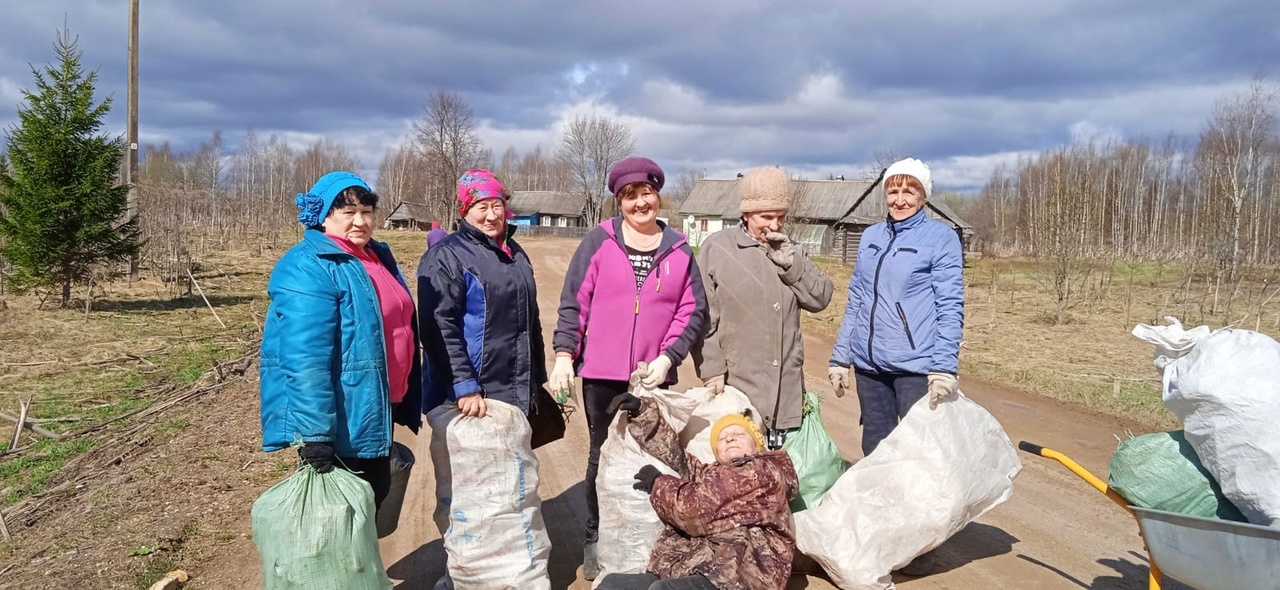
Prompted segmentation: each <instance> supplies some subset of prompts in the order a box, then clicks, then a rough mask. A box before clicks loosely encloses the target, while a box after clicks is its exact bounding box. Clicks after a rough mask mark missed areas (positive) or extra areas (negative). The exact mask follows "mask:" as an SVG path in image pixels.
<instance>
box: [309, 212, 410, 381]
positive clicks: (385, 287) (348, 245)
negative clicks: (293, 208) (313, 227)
mask: <svg viewBox="0 0 1280 590" xmlns="http://www.w3.org/2000/svg"><path fill="white" fill-rule="evenodd" d="M325 235H327V236H329V238H330V239H332V240H333V241H334V243H336V244H338V247H340V248H342V249H343V250H345V251H346V252H347V253H348V254H351V255H353V256H355V257H356V258H357V259H358V260H359V261H360V263H361V264H363V265H364V269H365V271H366V272H368V273H369V278H370V279H373V288H374V290H375V291H377V293H378V306H379V307H380V308H381V309H382V333H383V336H384V337H385V338H386V345H387V348H386V350H387V378H388V379H389V382H390V384H391V403H393V404H395V403H400V400H402V399H404V394H405V393H406V392H408V391H409V371H410V370H411V369H412V368H413V353H414V346H413V311H414V307H413V298H412V297H411V296H410V295H409V292H408V291H406V290H405V288H404V287H403V286H402V285H401V284H400V281H397V280H396V277H395V275H393V274H391V271H390V270H388V269H387V267H385V266H383V265H382V261H381V260H378V257H377V255H375V254H374V253H373V252H370V251H368V250H367V249H365V248H359V247H357V246H356V245H355V244H353V243H352V242H351V240H348V239H346V238H343V237H339V236H335V235H332V234H325Z"/></svg>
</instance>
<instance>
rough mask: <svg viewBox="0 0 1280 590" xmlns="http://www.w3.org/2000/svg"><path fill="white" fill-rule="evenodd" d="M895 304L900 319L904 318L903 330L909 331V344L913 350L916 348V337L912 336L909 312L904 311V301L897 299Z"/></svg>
mask: <svg viewBox="0 0 1280 590" xmlns="http://www.w3.org/2000/svg"><path fill="white" fill-rule="evenodd" d="M893 305H894V307H897V308H898V319H900V320H902V330H903V331H904V332H906V333H907V344H910V345H911V350H915V349H916V339H915V338H912V337H911V325H910V324H908V323H907V313H906V312H905V311H902V302H901V301H895V302H894V304H893Z"/></svg>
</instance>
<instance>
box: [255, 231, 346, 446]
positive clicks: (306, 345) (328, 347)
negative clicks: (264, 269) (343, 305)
mask: <svg viewBox="0 0 1280 590" xmlns="http://www.w3.org/2000/svg"><path fill="white" fill-rule="evenodd" d="M268 290H269V292H270V294H271V300H272V308H273V310H272V313H275V314H276V322H275V328H276V329H277V330H279V334H278V335H277V336H276V337H277V338H279V339H280V342H281V346H280V349H279V354H280V372H281V375H282V376H283V391H284V394H285V396H286V397H287V400H288V401H287V402H286V405H285V407H286V408H287V409H286V418H285V428H286V429H287V430H286V431H287V432H289V433H290V434H291V435H292V436H293V437H294V438H295V439H297V440H301V441H302V442H304V443H308V442H333V440H334V437H336V436H337V429H338V399H337V394H336V393H335V392H334V390H333V381H334V375H333V371H334V368H335V365H336V363H337V359H338V358H339V357H340V355H341V352H340V351H338V350H335V347H336V346H337V345H338V342H337V337H336V334H337V333H338V329H339V326H338V323H339V312H338V305H339V296H338V290H337V288H336V287H335V286H334V284H333V279H332V278H331V277H330V276H329V275H328V274H327V273H325V272H324V269H322V268H320V265H319V263H318V262H317V261H316V260H315V259H314V258H311V257H307V256H298V257H293V258H291V259H286V260H284V261H283V263H282V264H279V265H277V267H276V269H275V271H274V272H273V273H272V276H271V281H270V286H269V289H268Z"/></svg>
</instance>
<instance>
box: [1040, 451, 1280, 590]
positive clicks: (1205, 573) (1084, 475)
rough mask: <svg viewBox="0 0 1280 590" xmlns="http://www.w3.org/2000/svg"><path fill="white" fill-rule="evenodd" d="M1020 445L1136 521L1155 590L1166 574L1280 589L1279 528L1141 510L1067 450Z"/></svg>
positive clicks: (1209, 587) (1205, 586) (1216, 586)
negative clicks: (1059, 466)
mask: <svg viewBox="0 0 1280 590" xmlns="http://www.w3.org/2000/svg"><path fill="white" fill-rule="evenodd" d="M1018 448H1019V449H1021V450H1023V451H1026V452H1028V453H1031V454H1032V455H1039V456H1041V457H1045V458H1047V459H1053V460H1055V461H1057V462H1059V463H1061V464H1062V466H1063V467H1066V468H1067V469H1069V470H1070V471H1071V472H1072V473H1074V474H1076V475H1077V476H1079V477H1080V479H1083V480H1085V482H1087V483H1088V484H1089V485H1091V486H1093V488H1094V489H1096V490H1098V491H1099V492H1102V494H1103V495H1105V496H1106V497H1108V498H1110V499H1111V501H1112V502H1115V503H1116V504H1118V505H1120V507H1121V508H1124V509H1125V510H1126V511H1128V512H1129V513H1130V514H1132V515H1133V517H1134V518H1135V519H1137V521H1138V530H1139V532H1140V533H1141V535H1142V541H1143V543H1144V544H1145V545H1146V550H1147V558H1148V559H1147V562H1148V563H1149V564H1150V568H1151V570H1150V573H1149V574H1148V575H1147V587H1148V588H1149V589H1150V590H1160V587H1161V583H1162V581H1163V578H1164V576H1168V577H1170V578H1173V579H1175V580H1178V581H1179V582H1182V583H1183V584H1186V585H1188V586H1191V587H1192V588H1195V589H1196V590H1237V589H1243V588H1280V529H1273V528H1269V527H1264V526H1258V525H1254V524H1248V523H1243V522H1234V521H1230V520H1218V519H1216V518H1201V517H1198V516H1187V515H1185V514H1176V513H1173V512H1164V511H1162V510H1150V509H1146V508H1139V507H1137V506H1133V505H1131V504H1130V503H1129V501H1128V500H1126V499H1125V497H1124V496H1122V495H1120V493H1119V492H1117V491H1115V490H1113V489H1111V487H1110V486H1108V485H1107V484H1106V482H1104V481H1102V480H1101V479H1098V477H1097V476H1095V475H1094V474H1092V473H1090V472H1089V470H1087V469H1085V468H1084V467H1081V466H1080V465H1079V464H1078V463H1076V462H1075V461H1072V460H1071V459H1070V458H1069V457H1067V456H1066V455H1064V454H1062V453H1059V452H1057V451H1055V450H1052V449H1046V448H1044V447H1042V446H1040V445H1037V444H1032V443H1029V442H1026V441H1020V442H1019V443H1018Z"/></svg>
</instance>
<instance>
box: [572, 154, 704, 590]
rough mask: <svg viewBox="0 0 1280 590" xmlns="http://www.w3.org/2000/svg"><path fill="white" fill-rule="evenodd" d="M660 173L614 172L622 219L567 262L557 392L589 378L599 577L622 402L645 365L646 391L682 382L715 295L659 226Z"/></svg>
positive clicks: (596, 231)
mask: <svg viewBox="0 0 1280 590" xmlns="http://www.w3.org/2000/svg"><path fill="white" fill-rule="evenodd" d="M663 181H664V175H663V173H662V168H660V167H658V165H657V164H656V163H654V161H653V160H650V159H648V158H627V159H625V160H622V161H621V162H618V163H617V164H615V165H614V166H613V168H612V169H611V170H609V191H610V192H612V193H613V194H614V198H615V199H617V203H618V210H619V211H620V212H621V215H619V216H617V217H614V218H612V219H607V220H605V221H604V222H602V223H601V224H600V225H599V226H598V227H595V228H592V230H591V231H590V232H588V233H587V235H586V237H584V238H583V239H582V243H581V244H580V245H579V246H578V250H577V252H575V253H574V255H573V260H572V262H570V263H569V270H568V272H567V273H566V275H565V281H564V290H563V291H562V292H561V294H560V314H559V315H560V318H559V321H558V323H557V325H556V332H555V339H554V341H553V345H554V347H555V351H556V362H555V368H554V369H553V370H552V372H551V376H550V379H549V381H550V386H551V390H552V392H553V393H555V394H556V395H557V396H558V397H560V398H561V399H563V398H565V397H567V396H568V393H569V392H570V391H571V390H572V389H573V380H574V373H575V371H576V373H577V374H578V375H580V376H581V377H582V403H583V406H584V407H585V410H586V415H587V430H588V432H589V433H590V438H591V450H590V452H589V454H588V456H587V475H586V482H585V483H586V489H587V514H588V515H587V527H586V529H587V530H586V544H585V546H584V551H583V566H582V569H583V574H584V576H585V577H586V578H587V579H588V580H592V579H595V577H596V575H597V574H598V573H599V569H600V568H599V565H598V564H597V563H596V552H595V548H596V539H597V538H598V536H599V532H598V527H599V524H600V510H599V505H598V503H597V498H596V471H597V469H598V467H599V465H600V445H602V444H604V439H605V436H606V433H607V432H608V427H609V421H610V418H611V416H610V415H609V414H608V412H606V411H605V410H606V408H608V406H609V402H610V401H612V400H613V398H614V396H617V395H619V394H622V393H625V392H626V391H627V385H628V379H629V378H630V376H631V372H632V371H634V370H635V368H636V365H637V364H638V363H640V362H646V363H648V367H649V373H648V374H647V375H646V376H645V377H644V382H645V385H646V386H648V387H657V386H661V385H666V384H670V383H674V382H675V380H676V373H675V367H676V365H678V364H679V363H680V362H681V361H682V360H684V357H685V356H686V355H687V354H688V353H689V350H690V348H692V347H693V345H694V344H696V343H697V342H698V341H699V340H701V339H702V335H703V332H704V330H705V328H706V325H707V298H706V294H705V292H704V291H703V290H702V276H701V274H700V273H699V272H698V265H697V263H696V262H695V261H694V257H693V250H692V248H690V247H689V244H688V242H687V240H686V239H685V236H684V234H681V233H680V232H677V231H675V230H673V229H671V228H669V227H667V226H666V224H664V223H662V222H660V221H658V208H659V198H660V197H659V195H658V191H660V190H662V184H663Z"/></svg>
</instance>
